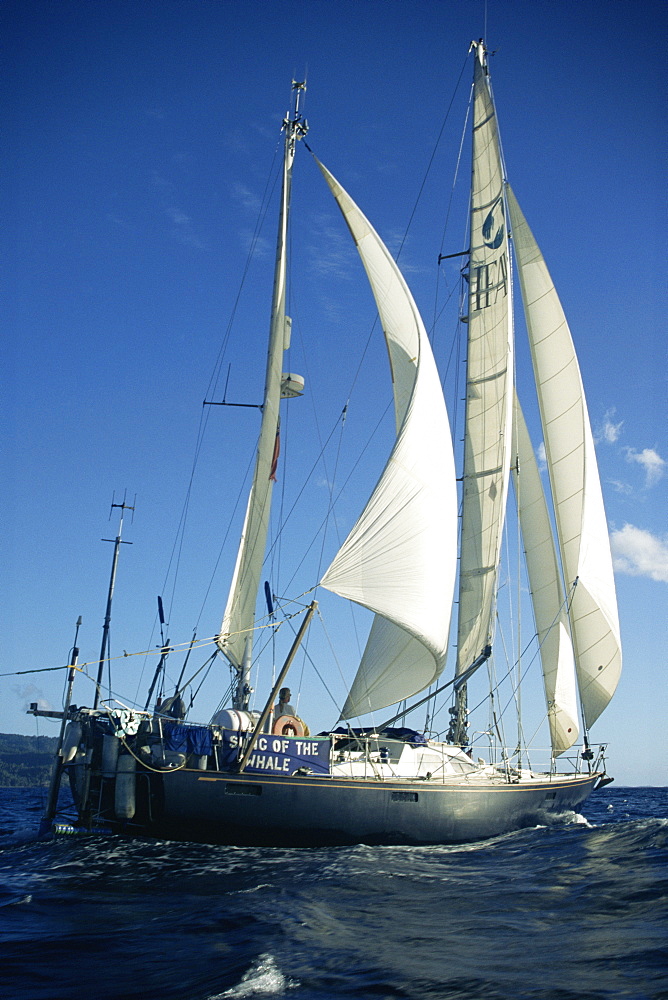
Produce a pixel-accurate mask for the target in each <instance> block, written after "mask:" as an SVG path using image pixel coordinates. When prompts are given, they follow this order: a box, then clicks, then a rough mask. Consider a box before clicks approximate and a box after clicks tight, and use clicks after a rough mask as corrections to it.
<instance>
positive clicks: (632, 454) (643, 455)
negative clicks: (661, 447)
mask: <svg viewBox="0 0 668 1000" xmlns="http://www.w3.org/2000/svg"><path fill="white" fill-rule="evenodd" d="M624 451H625V453H626V461H627V462H637V463H638V465H642V467H643V469H644V470H645V486H647V487H649V486H654V484H655V483H658V481H659V480H660V479H661V478H662V476H663V474H664V472H665V469H666V461H665V459H663V458H661V456H660V455H659V454H658V452H656V451H655V450H654V448H643V450H642V451H636V450H635V448H625V449H624Z"/></svg>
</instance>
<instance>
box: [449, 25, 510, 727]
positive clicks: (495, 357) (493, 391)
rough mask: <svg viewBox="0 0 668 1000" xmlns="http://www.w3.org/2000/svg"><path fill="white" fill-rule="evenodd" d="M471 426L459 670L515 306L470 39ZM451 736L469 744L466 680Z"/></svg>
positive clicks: (498, 511)
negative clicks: (471, 72)
mask: <svg viewBox="0 0 668 1000" xmlns="http://www.w3.org/2000/svg"><path fill="white" fill-rule="evenodd" d="M471 48H472V49H473V50H474V51H475V59H474V101H473V151H472V175H471V226H470V228H471V244H470V246H471V250H470V260H469V272H468V286H469V288H468V316H467V318H466V321H467V324H468V326H467V329H468V349H467V367H466V430H465V436H464V476H463V495H462V529H461V559H460V566H459V619H458V625H457V666H456V676H457V677H461V676H462V675H463V674H468V672H469V671H470V669H471V667H472V666H473V665H474V664H475V665H476V666H480V665H481V664H482V663H484V662H485V660H486V659H487V658H488V657H489V656H490V654H491V641H492V633H493V622H494V604H495V600H496V587H497V574H498V565H499V557H500V549H501V536H502V528H503V521H504V514H505V508H506V497H507V493H508V480H509V467H510V454H511V441H510V434H511V426H512V420H511V416H512V414H511V406H512V380H513V364H512V358H513V337H512V308H511V288H510V280H509V279H510V273H509V266H508V261H509V256H508V233H507V225H506V219H505V206H504V190H503V167H502V163H501V154H500V148H499V135H498V127H497V121H496V109H495V107H494V100H493V98H492V92H491V87H490V81H489V73H488V69H487V60H486V50H485V46H484V44H483V42H482V40H481V41H480V42H474V43H473V44H472V46H471ZM456 687H457V700H456V705H455V708H454V709H453V710H452V711H453V724H452V726H451V729H450V733H449V738H450V739H451V740H452V741H453V742H455V743H465V742H466V685H465V683H461V684H460V685H456Z"/></svg>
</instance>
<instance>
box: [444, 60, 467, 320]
mask: <svg viewBox="0 0 668 1000" xmlns="http://www.w3.org/2000/svg"><path fill="white" fill-rule="evenodd" d="M466 62H468V56H467V57H466ZM465 65H466V63H465V64H464V66H465ZM463 72H464V67H462V73H463ZM462 73H460V74H459V80H461V78H462ZM459 80H458V81H457V87H459ZM453 99H454V95H453ZM472 107H473V84H471V89H470V93H469V100H468V104H467V107H466V114H465V116H464V127H463V128H462V134H461V136H460V139H459V150H458V153H457V162H456V164H455V173H454V177H453V179H452V186H451V188H450V195H449V198H448V204H447V208H446V211H445V221H444V223H443V231H442V233H441V245H440V247H439V264H440V262H441V259H442V253H443V247H444V246H445V237H446V233H447V232H448V225H449V223H450V213H451V211H452V203H453V201H454V196H455V188H456V186H457V181H458V178H459V168H460V166H461V160H462V155H463V150H464V142H465V140H466V135H467V132H468V123H469V118H470V115H471V108H472ZM444 124H445V123H444ZM468 226H469V219H468V213H467V219H466V222H465V224H464V241H463V245H464V246H466V245H467V244H468V243H470V240H468V239H467V235H466V234H467V232H468ZM441 273H442V274H443V275H444V277H445V281H446V284H447V276H446V275H445V272H444V271H443V272H441ZM438 274H439V271H438V270H437V272H436V276H437V278H438ZM457 284H458V282H457ZM439 286H440V283H439V281H438V280H437V281H436V295H435V297H434V327H435V326H436V317H437V307H438V292H439ZM455 287H457V285H455ZM452 291H453V292H454V288H453V290H452ZM451 295H452V292H451V293H450V295H449V296H448V301H449V299H450V297H451Z"/></svg>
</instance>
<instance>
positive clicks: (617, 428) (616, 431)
mask: <svg viewBox="0 0 668 1000" xmlns="http://www.w3.org/2000/svg"><path fill="white" fill-rule="evenodd" d="M615 412H616V410H615V408H614V406H613V407H612V409H610V410H606V413H605V416H604V417H603V424H602V426H601V427H600V428H599V431H598V433H597V435H596V439H597V441H605V443H606V444H615V442H616V441H618V440H619V435H620V434H621V432H622V427H623V426H624V421H623V420H620V421H619V423H618V424H615V423H613V422H612V418H613V417H614V415H615Z"/></svg>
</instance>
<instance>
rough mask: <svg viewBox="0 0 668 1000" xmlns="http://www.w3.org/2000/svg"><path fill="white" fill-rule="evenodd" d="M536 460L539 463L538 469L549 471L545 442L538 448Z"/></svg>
mask: <svg viewBox="0 0 668 1000" xmlns="http://www.w3.org/2000/svg"><path fill="white" fill-rule="evenodd" d="M536 460H537V462H538V468H539V469H541V470H543V469H547V453H546V451H545V442H544V441H541V443H540V444H539V445H538V447H537V448H536Z"/></svg>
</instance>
